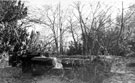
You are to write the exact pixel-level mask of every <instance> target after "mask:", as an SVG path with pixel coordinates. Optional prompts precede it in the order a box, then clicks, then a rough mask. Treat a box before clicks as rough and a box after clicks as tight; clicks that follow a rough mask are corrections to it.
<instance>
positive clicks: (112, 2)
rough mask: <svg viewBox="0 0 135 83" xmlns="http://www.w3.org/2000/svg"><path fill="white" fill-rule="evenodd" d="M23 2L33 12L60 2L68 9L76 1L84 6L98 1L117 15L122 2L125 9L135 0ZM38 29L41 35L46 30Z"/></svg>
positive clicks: (48, 0) (43, 0) (42, 0)
mask: <svg viewBox="0 0 135 83" xmlns="http://www.w3.org/2000/svg"><path fill="white" fill-rule="evenodd" d="M23 1H25V2H26V6H28V8H29V11H31V10H32V9H37V8H42V7H43V6H45V5H51V6H54V5H57V4H58V3H59V2H60V3H61V7H62V8H65V9H66V8H67V7H68V6H69V5H70V4H72V3H73V2H76V1H80V2H81V3H82V4H88V3H92V4H96V3H97V2H98V1H100V2H101V3H104V4H107V5H109V6H112V7H113V9H114V11H113V13H116V10H117V9H118V8H121V3H122V1H123V6H124V8H127V7H128V6H129V5H131V4H134V3H135V0H23ZM36 27H38V29H37V30H38V31H40V32H41V34H42V33H44V31H45V30H44V29H43V28H39V27H40V26H36Z"/></svg>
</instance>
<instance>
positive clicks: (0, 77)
mask: <svg viewBox="0 0 135 83" xmlns="http://www.w3.org/2000/svg"><path fill="white" fill-rule="evenodd" d="M134 60H135V58H128V59H125V58H124V59H121V60H118V61H115V62H114V64H113V65H112V68H111V72H112V73H111V74H110V76H109V78H106V79H104V81H103V83H135V67H134V66H132V67H127V66H126V65H127V64H129V63H135V61H134ZM79 70H80V71H82V72H80V71H79ZM84 70H85V69H84V68H83V69H82V68H80V69H78V70H75V71H79V73H78V72H73V71H74V70H66V72H64V73H65V75H63V74H58V72H62V71H59V70H51V71H49V72H47V73H44V74H43V75H41V76H32V75H31V74H30V73H25V74H24V73H22V72H21V69H20V68H13V67H7V68H4V69H3V68H1V69H0V83H90V81H89V79H90V78H92V77H93V74H92V76H91V74H89V73H90V72H89V73H88V72H85V71H84ZM86 70H88V69H86ZM56 72H57V73H56ZM62 73H63V72H62ZM80 75H81V76H80ZM75 76H76V77H77V78H79V79H77V78H74V77H75ZM86 77H88V78H86ZM107 77H108V76H107ZM95 80H97V79H95ZM99 81H100V80H99ZM99 81H91V83H99Z"/></svg>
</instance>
